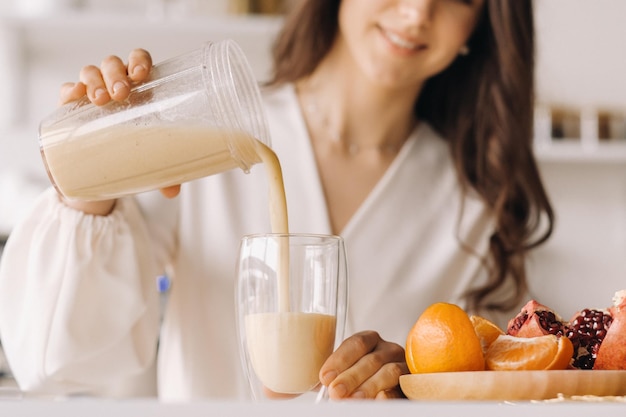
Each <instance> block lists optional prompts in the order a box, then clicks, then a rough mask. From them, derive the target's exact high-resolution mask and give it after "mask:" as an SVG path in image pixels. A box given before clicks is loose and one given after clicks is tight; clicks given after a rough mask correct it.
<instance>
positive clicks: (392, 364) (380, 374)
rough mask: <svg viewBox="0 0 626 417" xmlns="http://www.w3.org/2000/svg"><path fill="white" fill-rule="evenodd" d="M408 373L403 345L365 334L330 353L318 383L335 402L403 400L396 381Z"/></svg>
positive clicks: (373, 333)
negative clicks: (320, 383)
mask: <svg viewBox="0 0 626 417" xmlns="http://www.w3.org/2000/svg"><path fill="white" fill-rule="evenodd" d="M408 373H409V369H408V367H407V364H406V360H405V356H404V349H403V348H402V346H400V345H398V344H397V343H391V342H387V341H385V340H383V339H382V338H381V337H380V335H379V334H378V333H377V332H374V331H364V332H360V333H356V334H355V335H353V336H350V337H349V338H347V339H346V340H344V342H343V343H342V344H341V345H340V346H339V347H338V348H337V350H336V351H335V352H333V354H332V355H331V356H330V357H329V358H328V359H327V360H326V362H325V363H324V365H323V366H322V369H321V370H320V381H321V382H322V384H323V385H325V386H326V387H328V394H329V397H330V398H331V399H334V400H338V399H347V398H352V399H366V398H369V399H388V398H404V395H403V394H402V391H401V390H400V386H399V380H400V375H403V374H408Z"/></svg>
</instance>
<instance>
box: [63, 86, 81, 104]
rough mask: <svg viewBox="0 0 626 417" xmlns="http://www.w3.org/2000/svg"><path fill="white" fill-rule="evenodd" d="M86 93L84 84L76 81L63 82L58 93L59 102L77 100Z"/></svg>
mask: <svg viewBox="0 0 626 417" xmlns="http://www.w3.org/2000/svg"><path fill="white" fill-rule="evenodd" d="M86 93H87V87H86V86H85V84H83V83H81V82H78V83H65V84H63V85H61V91H60V94H59V104H65V103H69V102H70V101H74V100H78V99H79V98H81V97H83V96H84V95H85V94H86Z"/></svg>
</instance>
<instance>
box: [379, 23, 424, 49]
mask: <svg viewBox="0 0 626 417" xmlns="http://www.w3.org/2000/svg"><path fill="white" fill-rule="evenodd" d="M380 30H381V33H382V34H383V36H384V37H385V39H387V41H388V42H389V43H391V44H392V45H393V46H395V47H396V48H399V49H402V50H404V51H406V52H415V51H419V50H421V49H426V45H425V44H423V43H418V42H416V41H411V40H409V39H407V38H405V37H403V36H400V35H398V34H397V33H394V32H391V31H389V30H386V29H384V28H380Z"/></svg>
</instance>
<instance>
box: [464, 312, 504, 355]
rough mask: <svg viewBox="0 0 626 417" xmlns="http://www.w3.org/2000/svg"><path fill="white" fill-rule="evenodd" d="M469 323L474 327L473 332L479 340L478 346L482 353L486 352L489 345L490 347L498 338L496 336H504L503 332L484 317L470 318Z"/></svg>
mask: <svg viewBox="0 0 626 417" xmlns="http://www.w3.org/2000/svg"><path fill="white" fill-rule="evenodd" d="M470 321H471V322H472V324H473V325H474V330H475V331H476V334H477V335H478V338H479V339H480V345H481V346H482V348H483V352H486V351H487V348H489V345H491V344H492V343H493V341H494V340H496V339H497V338H498V336H500V335H503V334H504V330H502V329H501V328H499V327H498V326H497V325H496V324H495V323H493V322H491V321H489V320H487V319H486V318H484V317H481V316H470Z"/></svg>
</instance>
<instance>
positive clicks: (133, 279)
mask: <svg viewBox="0 0 626 417" xmlns="http://www.w3.org/2000/svg"><path fill="white" fill-rule="evenodd" d="M158 252H159V251H158V250H157V249H156V248H155V244H154V242H153V239H151V233H150V230H149V228H148V225H147V223H146V218H145V216H144V215H143V213H142V211H141V209H140V207H139V205H138V204H137V201H136V200H135V199H134V198H123V199H120V200H118V202H117V203H116V206H115V209H114V211H113V212H112V213H111V214H110V215H108V216H93V215H86V214H84V213H82V212H80V211H77V210H74V209H71V208H69V207H67V206H66V205H65V204H63V203H62V202H60V201H59V198H58V196H57V194H56V192H55V191H54V190H53V189H50V190H48V191H46V192H45V193H44V194H43V195H42V196H41V197H40V198H39V200H38V201H37V202H36V204H35V205H34V207H33V210H32V211H31V212H30V213H29V214H27V215H26V216H25V218H24V219H23V220H22V221H21V222H20V223H19V224H18V225H17V226H16V227H15V228H14V230H13V231H12V232H11V235H10V237H9V240H8V242H7V245H6V247H5V250H4V253H3V256H2V260H1V262H2V263H1V264H0V340H1V341H2V345H3V348H4V350H5V354H6V357H7V360H8V362H9V365H10V367H11V371H12V373H13V375H14V377H15V379H16V381H17V382H18V385H19V386H20V388H21V389H22V390H24V391H30V392H45V393H47V394H50V393H56V394H72V393H90V392H92V391H97V390H99V389H102V388H105V387H107V386H111V385H115V384H118V383H120V381H123V380H125V379H128V378H132V377H134V376H136V375H138V374H140V373H142V372H144V371H145V370H146V369H148V368H149V367H150V366H152V365H153V362H154V360H155V354H156V348H157V340H158V333H159V317H160V316H159V298H158V293H157V291H156V286H155V278H156V276H158V275H159V274H160V273H162V272H163V268H164V265H163V262H162V260H160V259H158V256H157V253H158Z"/></svg>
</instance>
